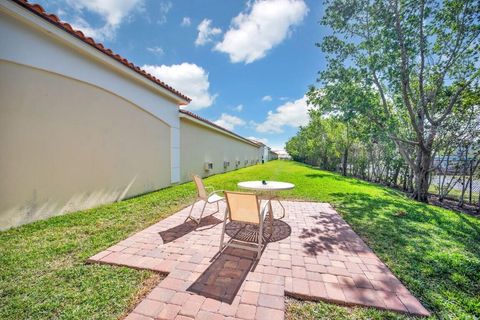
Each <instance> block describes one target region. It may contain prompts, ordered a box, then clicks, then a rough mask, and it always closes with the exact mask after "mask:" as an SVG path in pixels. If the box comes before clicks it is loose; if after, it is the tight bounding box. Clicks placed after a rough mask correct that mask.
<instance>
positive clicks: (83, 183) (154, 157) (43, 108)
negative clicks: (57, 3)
mask: <svg viewBox="0 0 480 320" xmlns="http://www.w3.org/2000/svg"><path fill="white" fill-rule="evenodd" d="M0 75H1V77H0V102H1V103H0V229H5V228H7V227H11V226H16V225H20V224H23V223H26V222H30V221H34V220H38V219H41V218H46V217H48V216H53V215H58V214H62V213H65V212H69V211H75V210H79V209H83V208H90V207H93V206H96V205H99V204H102V203H108V202H112V201H116V200H119V199H122V198H125V197H130V196H133V195H137V194H141V193H145V192H148V191H152V190H156V189H159V188H161V187H165V186H167V185H169V184H170V174H171V172H170V168H171V166H170V161H171V160H170V150H171V149H170V127H169V126H168V125H167V124H165V123H164V122H162V121H161V120H160V119H158V118H156V117H154V116H153V115H152V114H149V113H147V112H146V111H144V110H142V109H140V108H138V107H137V106H136V105H134V104H133V103H131V102H129V101H127V100H125V99H123V98H120V97H119V96H117V95H114V94H112V93H110V92H108V91H105V90H103V89H101V88H99V87H96V86H93V85H90V84H87V83H84V82H81V81H78V80H74V79H70V78H67V77H64V76H61V75H58V74H55V73H50V72H47V71H43V70H38V69H35V68H31V67H27V66H23V65H20V64H15V63H12V62H7V61H3V60H0Z"/></svg>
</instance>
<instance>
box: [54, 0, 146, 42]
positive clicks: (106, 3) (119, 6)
mask: <svg viewBox="0 0 480 320" xmlns="http://www.w3.org/2000/svg"><path fill="white" fill-rule="evenodd" d="M67 4H68V5H69V6H70V7H71V8H73V9H74V10H75V12H74V13H72V15H73V19H72V26H73V27H74V28H76V29H80V30H82V31H83V32H84V33H85V34H86V35H87V36H90V37H93V38H95V39H96V40H99V41H103V40H105V39H108V40H112V39H113V38H115V34H116V31H117V29H118V27H119V26H120V25H121V24H122V23H123V22H124V21H125V19H126V18H128V17H129V16H130V15H131V14H132V13H133V12H134V11H142V10H144V0H67ZM65 10H66V9H65V8H64V9H62V10H61V11H62V12H63V13H64V15H68V13H67V12H66V11H65ZM85 11H90V12H92V13H95V14H98V15H99V16H100V17H101V18H102V20H104V25H103V26H100V27H92V26H91V25H90V24H89V23H88V22H87V21H86V20H85V19H84V18H83V15H84V14H85Z"/></svg>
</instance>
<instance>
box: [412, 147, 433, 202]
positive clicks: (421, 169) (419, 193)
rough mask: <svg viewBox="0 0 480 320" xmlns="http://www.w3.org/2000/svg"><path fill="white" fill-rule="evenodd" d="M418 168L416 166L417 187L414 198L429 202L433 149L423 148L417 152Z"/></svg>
mask: <svg viewBox="0 0 480 320" xmlns="http://www.w3.org/2000/svg"><path fill="white" fill-rule="evenodd" d="M417 157H418V158H417V168H415V189H414V192H413V198H414V199H415V200H417V201H421V202H428V187H429V185H430V184H429V181H430V179H429V175H430V166H431V162H432V152H431V149H428V150H422V149H420V148H419V150H418V153H417Z"/></svg>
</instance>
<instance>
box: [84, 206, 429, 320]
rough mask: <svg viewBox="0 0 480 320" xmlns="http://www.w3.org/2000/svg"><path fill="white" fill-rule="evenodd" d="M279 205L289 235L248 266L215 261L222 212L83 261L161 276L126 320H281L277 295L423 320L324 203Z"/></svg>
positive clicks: (235, 258)
mask: <svg viewBox="0 0 480 320" xmlns="http://www.w3.org/2000/svg"><path fill="white" fill-rule="evenodd" d="M282 203H283V204H284V206H285V209H286V212H287V214H286V216H285V218H284V219H283V220H282V221H283V222H285V223H286V224H288V225H289V226H290V227H291V234H290V235H289V236H287V237H280V239H281V238H284V239H282V240H279V241H277V242H271V243H269V244H268V246H267V248H266V249H265V251H264V252H263V254H262V256H261V259H260V260H259V262H258V264H257V265H256V266H255V265H254V263H253V259H252V254H251V253H250V252H249V251H246V250H240V249H228V250H226V251H225V252H224V253H223V254H222V255H217V251H218V245H219V239H220V233H221V227H222V224H221V220H222V219H223V210H224V205H223V206H221V210H220V213H217V214H216V215H213V216H210V217H208V218H206V219H204V220H203V221H202V225H201V227H199V228H198V229H197V230H195V229H194V228H193V227H192V225H191V224H184V223H183V221H184V220H185V218H186V217H187V215H188V208H186V209H183V210H181V211H179V212H177V213H176V214H174V215H172V216H170V217H168V218H166V219H164V220H162V221H160V222H158V223H156V224H154V225H152V226H150V227H148V228H147V229H145V230H143V231H140V232H138V233H137V234H135V235H133V236H131V237H130V238H128V239H126V240H123V241H121V242H119V243H118V244H116V245H114V246H112V247H110V248H108V249H107V250H105V251H103V252H100V253H98V254H97V255H95V256H93V257H91V258H90V259H89V260H88V261H89V262H91V263H106V264H114V265H122V266H129V267H133V268H140V269H150V270H154V271H158V272H163V273H168V275H167V276H166V278H165V279H164V280H162V281H161V282H160V283H159V284H158V285H157V287H156V288H154V289H153V290H152V291H151V292H150V293H149V294H148V295H147V296H146V298H145V299H144V300H143V301H142V302H140V304H138V305H137V306H136V308H135V309H134V310H133V312H132V313H130V314H129V315H128V316H127V319H144V320H146V319H192V318H195V319H267V320H273V319H283V318H284V316H285V314H284V313H285V304H284V296H285V295H288V296H292V297H296V298H300V299H305V300H323V301H327V302H333V303H337V304H344V305H361V306H371V307H376V308H380V309H388V310H394V311H398V312H405V313H411V314H415V315H422V316H426V315H429V312H428V311H427V310H426V309H425V308H424V307H423V306H422V305H421V304H420V302H419V301H418V300H417V299H416V298H415V297H414V296H413V295H412V294H411V293H410V292H409V291H408V290H407V289H406V288H405V286H403V284H402V283H401V282H400V281H399V280H398V279H397V278H396V277H395V276H394V275H393V274H392V273H391V272H390V270H389V269H388V268H387V267H386V266H385V264H383V263H382V262H381V261H380V259H378V257H377V256H376V255H375V254H374V253H373V252H372V251H371V250H370V249H369V248H368V247H367V246H366V244H365V243H364V242H363V241H362V240H361V239H360V238H359V237H358V236H357V235H356V234H355V232H353V230H352V229H351V228H350V226H349V225H348V224H347V223H346V222H345V221H344V220H343V219H342V218H341V217H340V215H338V213H337V212H336V211H335V210H334V209H333V208H332V207H331V206H330V205H329V204H326V203H314V202H292V201H285V202H282ZM275 209H277V212H278V207H275V206H274V211H275ZM283 230H285V229H283ZM252 265H253V268H254V269H253V271H250V272H248V269H249V268H251V267H252ZM212 297H214V298H212ZM232 299H233V301H231V300H232ZM230 302H231V303H230Z"/></svg>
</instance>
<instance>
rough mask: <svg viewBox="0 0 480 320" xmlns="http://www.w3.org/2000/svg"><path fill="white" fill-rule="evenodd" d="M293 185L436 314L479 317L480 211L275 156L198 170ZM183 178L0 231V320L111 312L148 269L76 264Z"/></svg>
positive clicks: (223, 179) (185, 199)
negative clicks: (474, 213)
mask: <svg viewBox="0 0 480 320" xmlns="http://www.w3.org/2000/svg"><path fill="white" fill-rule="evenodd" d="M262 179H266V180H283V181H290V182H292V183H295V184H296V188H295V189H293V190H291V191H285V192H283V193H282V196H284V197H286V198H292V199H305V200H314V201H321V202H330V203H332V204H333V205H334V206H335V207H336V208H337V210H338V211H339V212H340V213H341V214H342V216H343V217H344V219H345V220H346V221H347V222H348V223H349V224H350V225H351V226H352V228H353V229H354V230H355V231H356V232H357V233H358V234H359V235H360V236H361V237H362V238H363V239H364V240H365V241H366V242H367V243H368V245H369V246H370V247H371V248H372V249H373V250H374V251H375V252H376V253H377V255H378V256H379V257H380V258H381V259H382V260H383V261H384V262H385V263H386V264H387V265H388V266H389V267H390V268H391V270H392V271H393V272H394V273H395V275H396V276H397V277H398V278H399V279H400V280H401V281H403V282H404V283H405V284H406V285H407V287H408V288H409V289H410V290H411V291H412V293H414V294H415V295H416V296H417V297H419V298H420V300H421V301H422V303H424V305H425V306H426V307H427V308H428V309H429V310H431V311H433V312H434V316H435V317H438V318H472V319H474V318H478V317H480V220H479V219H476V218H473V217H470V216H467V215H463V214H460V213H456V212H452V211H449V210H444V209H441V208H437V207H433V206H429V205H425V204H421V203H418V202H414V201H411V200H409V199H407V198H405V197H404V196H402V195H401V194H400V193H398V192H396V191H392V190H391V189H388V188H382V187H379V186H377V185H373V184H369V183H366V182H363V181H359V180H356V179H350V178H344V177H341V176H339V175H336V174H332V173H329V172H325V171H320V170H316V169H312V168H309V167H307V166H304V165H301V164H298V163H294V162H281V161H274V162H270V163H267V164H265V165H258V166H253V167H250V168H246V169H241V170H237V171H234V172H230V173H226V174H222V175H217V176H213V177H210V178H208V179H206V184H208V185H213V186H215V188H217V189H227V190H228V189H235V186H236V183H237V182H239V181H243V180H262ZM194 193H195V190H194V187H193V185H192V183H187V184H183V185H179V186H174V187H170V188H166V189H163V190H160V191H158V192H155V193H151V194H148V195H145V196H141V197H138V198H134V199H130V200H127V201H123V202H120V203H115V204H111V205H106V206H102V207H98V208H95V209H91V210H86V211H81V212H76V213H71V214H68V215H65V216H61V217H55V218H50V219H48V220H45V221H39V222H36V223H32V224H29V225H26V226H22V227H19V228H15V229H11V230H8V231H5V232H1V233H0V318H1V319H29V318H31V319H38V318H44V319H52V318H61V319H86V318H88V319H106V318H111V319H115V318H118V317H119V316H121V315H122V314H124V312H125V311H126V310H128V308H130V307H131V306H132V304H133V303H134V301H135V299H136V297H137V295H138V294H139V292H141V291H142V288H144V287H145V285H146V284H148V283H149V282H151V281H152V280H151V279H152V278H154V277H155V275H154V274H153V273H151V272H147V271H138V270H133V269H129V268H119V267H111V266H100V265H85V264H84V261H85V260H86V258H88V257H89V256H91V255H93V254H95V253H97V252H99V251H101V250H103V249H105V248H107V247H108V246H110V245H113V244H115V243H116V242H118V241H120V240H122V239H124V238H126V237H127V236H128V235H130V234H132V233H134V232H136V231H138V230H141V229H143V228H145V227H146V226H148V225H151V224H153V223H155V222H157V221H159V220H160V219H162V218H164V217H166V216H168V215H169V214H171V213H174V212H175V211H177V210H178V209H179V208H181V207H183V206H185V205H186V204H188V203H189V202H190V201H192V199H193V197H194ZM287 310H288V315H287V316H288V318H290V319H301V318H305V319H319V318H322V319H323V318H325V319H340V318H345V319H349V318H355V319H371V318H377V319H383V318H403V317H404V316H399V315H397V314H394V313H390V312H382V311H377V310H373V309H364V308H343V307H339V306H333V305H329V304H325V303H308V302H299V301H295V300H289V303H288V305H287Z"/></svg>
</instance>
